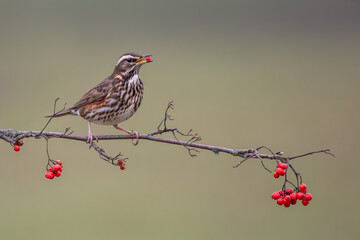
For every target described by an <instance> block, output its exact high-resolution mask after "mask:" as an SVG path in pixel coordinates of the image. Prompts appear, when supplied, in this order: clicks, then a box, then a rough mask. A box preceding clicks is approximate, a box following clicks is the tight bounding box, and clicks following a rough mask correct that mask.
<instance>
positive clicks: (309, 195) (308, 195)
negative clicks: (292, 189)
mask: <svg viewBox="0 0 360 240" xmlns="http://www.w3.org/2000/svg"><path fill="white" fill-rule="evenodd" d="M304 199H305V200H306V201H311V199H312V195H311V194H310V193H307V194H305V198H304Z"/></svg>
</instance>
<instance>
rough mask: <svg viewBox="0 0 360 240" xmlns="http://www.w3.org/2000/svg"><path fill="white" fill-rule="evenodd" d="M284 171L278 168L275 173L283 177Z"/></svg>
mask: <svg viewBox="0 0 360 240" xmlns="http://www.w3.org/2000/svg"><path fill="white" fill-rule="evenodd" d="M282 171H284V170H283V169H282V168H277V169H276V171H275V172H276V173H277V174H278V175H281V173H282Z"/></svg>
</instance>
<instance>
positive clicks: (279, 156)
mask: <svg viewBox="0 0 360 240" xmlns="http://www.w3.org/2000/svg"><path fill="white" fill-rule="evenodd" d="M57 101H58V99H56V100H55V103H54V114H53V116H54V115H55V112H56V111H55V110H56V109H55V108H56V102H57ZM172 109H174V105H173V102H170V103H169V104H168V106H167V108H166V110H165V114H164V118H163V119H162V120H161V122H160V124H159V126H158V127H157V130H156V131H153V132H150V133H148V134H139V136H138V137H139V139H141V140H146V141H153V142H161V143H165V144H174V145H179V146H183V147H185V148H186V149H187V150H188V153H189V155H190V156H191V157H195V156H196V154H195V152H198V149H203V150H208V151H212V152H213V153H214V154H216V155H218V154H219V153H227V154H230V155H232V156H235V157H240V158H242V159H241V160H240V161H238V163H237V164H236V165H235V166H234V168H236V167H239V166H240V165H241V164H242V163H244V162H245V161H247V160H249V159H258V160H260V162H261V164H262V167H263V168H264V169H265V170H267V171H268V172H272V171H271V170H270V169H269V168H268V167H267V166H266V165H265V162H264V160H265V159H267V160H274V161H275V162H276V167H275V169H276V170H275V172H274V174H273V175H274V177H276V178H278V177H279V176H280V175H281V176H285V179H284V183H283V187H282V191H285V189H286V185H287V184H289V185H291V186H293V187H294V191H297V192H299V191H300V189H299V186H300V184H301V183H302V177H301V174H300V173H299V172H297V171H296V170H295V168H294V166H293V164H292V162H291V161H292V160H294V159H297V158H302V157H306V156H309V155H313V154H318V153H325V154H329V155H331V156H333V157H335V155H334V154H332V153H331V152H330V149H323V150H318V151H313V152H309V153H305V154H300V155H297V156H292V157H285V156H283V155H284V153H283V152H277V153H275V152H273V151H272V150H271V149H270V148H269V147H267V146H261V147H258V148H248V149H233V148H227V147H221V146H215V145H206V144H200V143H198V141H200V140H201V137H200V136H199V135H198V134H196V133H195V134H193V133H192V130H189V131H188V132H187V133H183V132H181V131H180V130H179V129H178V128H169V127H168V126H167V123H168V121H169V120H170V121H171V120H173V118H172V117H171V115H170V114H169V110H172ZM52 119H53V117H51V118H50V119H49V121H48V122H47V123H46V125H45V127H44V128H43V129H42V130H41V131H17V130H13V129H0V139H3V140H4V141H6V142H8V143H10V144H11V145H12V146H14V145H17V144H18V143H19V140H21V139H24V138H35V139H41V138H42V139H45V141H46V154H47V157H48V163H47V165H46V170H47V171H49V170H51V168H52V166H54V165H56V164H58V162H59V161H60V160H53V159H51V158H50V154H49V149H48V147H49V140H50V139H51V138H61V139H68V140H75V141H82V142H85V143H86V142H87V136H80V135H74V134H73V132H72V131H70V128H66V129H65V131H64V132H63V133H61V132H48V131H45V128H46V127H47V126H48V125H49V123H50V122H51V120H52ZM163 134H170V135H172V137H173V139H171V138H165V137H160V135H163ZM126 139H136V136H134V135H101V136H97V140H98V141H97V143H98V142H99V141H104V140H126ZM181 139H185V140H181ZM20 142H22V141H20ZM97 143H95V142H92V143H91V145H90V148H91V147H93V149H94V150H95V151H97V152H98V154H99V157H100V158H101V159H103V160H105V161H106V162H108V163H111V164H112V165H115V166H120V169H122V170H124V169H125V162H126V160H127V158H121V157H122V154H121V153H119V154H117V155H116V156H114V157H112V156H109V155H107V154H106V151H105V150H104V149H103V148H101V147H99V146H98V145H97ZM18 149H19V146H17V150H18ZM260 151H266V152H265V153H264V152H262V153H260ZM60 162H61V161H60ZM281 164H282V165H284V164H285V165H286V166H289V168H286V171H283V170H279V166H280V165H281ZM289 170H291V171H292V173H293V174H294V175H295V178H296V183H293V182H291V181H290V180H289V178H288V174H289ZM282 171H283V172H282ZM277 172H279V174H280V175H279V174H278V173H277Z"/></svg>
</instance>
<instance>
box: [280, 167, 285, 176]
mask: <svg viewBox="0 0 360 240" xmlns="http://www.w3.org/2000/svg"><path fill="white" fill-rule="evenodd" d="M280 169H281V174H280V175H281V176H285V174H286V172H285V171H284V169H282V168H280Z"/></svg>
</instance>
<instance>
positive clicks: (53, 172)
mask: <svg viewBox="0 0 360 240" xmlns="http://www.w3.org/2000/svg"><path fill="white" fill-rule="evenodd" d="M56 162H57V164H56V165H54V166H51V167H50V168H49V171H47V172H46V173H45V177H46V178H48V179H53V178H54V177H60V176H61V173H62V169H63V167H62V161H60V160H57V161H56Z"/></svg>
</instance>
